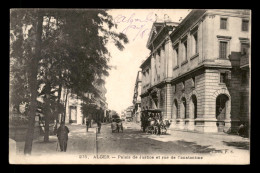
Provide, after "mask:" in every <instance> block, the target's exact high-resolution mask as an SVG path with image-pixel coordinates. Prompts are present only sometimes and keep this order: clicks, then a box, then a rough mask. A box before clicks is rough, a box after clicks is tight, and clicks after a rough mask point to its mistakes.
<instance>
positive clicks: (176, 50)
mask: <svg viewBox="0 0 260 173" xmlns="http://www.w3.org/2000/svg"><path fill="white" fill-rule="evenodd" d="M175 52H176V58H177V61H176V62H177V65H178V64H179V49H178V47H176V48H175Z"/></svg>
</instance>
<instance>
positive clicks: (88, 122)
mask: <svg viewBox="0 0 260 173" xmlns="http://www.w3.org/2000/svg"><path fill="white" fill-rule="evenodd" d="M89 125H90V120H89V119H88V118H86V127H87V132H88V128H89Z"/></svg>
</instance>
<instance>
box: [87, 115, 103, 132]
mask: <svg viewBox="0 0 260 173" xmlns="http://www.w3.org/2000/svg"><path fill="white" fill-rule="evenodd" d="M92 124H93V119H91V120H90V119H89V118H86V130H87V132H88V129H89V128H91V126H92ZM97 126H98V133H100V130H101V121H100V120H98V121H97Z"/></svg>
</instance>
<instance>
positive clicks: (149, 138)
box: [16, 122, 249, 164]
mask: <svg viewBox="0 0 260 173" xmlns="http://www.w3.org/2000/svg"><path fill="white" fill-rule="evenodd" d="M123 126H124V131H123V133H122V132H120V133H112V131H111V126H110V124H103V125H102V128H101V133H100V134H97V135H96V133H95V132H96V126H95V125H94V126H93V128H90V129H89V132H88V133H86V129H85V126H84V125H70V126H68V127H69V129H70V134H69V141H68V149H67V152H66V153H64V152H58V151H56V149H57V138H56V137H55V136H50V142H49V143H43V142H42V141H43V138H42V137H41V138H40V139H39V140H36V141H34V143H33V150H32V156H30V157H31V158H32V157H33V158H35V160H33V161H35V163H38V162H39V161H40V162H42V163H49V164H50V163H71V164H73V163H75V164H81V163H82V164H85V163H100V164H104V163H108V164H110V163H111V164H112V163H114V162H113V161H116V163H123V164H127V163H130V162H131V163H136V162H132V161H133V160H131V159H130V158H132V157H138V158H142V159H141V160H138V163H137V164H139V163H145V164H147V163H168V164H169V163H170V164H171V163H184V164H185V163H188V164H192V163H194V164H195V163H196V164H197V163H201V164H205V163H212V162H214V163H216V164H217V163H221V164H225V163H226V164H230V163H234V162H235V163H238V164H239V163H243V164H245V163H249V140H248V139H247V138H242V137H240V136H236V135H227V134H220V133H218V134H207V133H194V132H184V131H173V130H172V131H170V134H167V135H160V136H158V135H152V134H146V133H143V132H142V131H141V128H140V124H137V123H133V122H124V123H123ZM96 136H97V142H96ZM23 146H24V142H17V143H16V147H17V156H19V157H21V158H22V157H23V155H22V153H23ZM97 155H98V157H96V156H97ZM46 156H49V157H46ZM53 156H55V157H53ZM157 156H159V157H160V158H162V157H165V158H170V157H172V158H173V157H174V158H173V159H174V160H173V159H168V160H167V159H164V160H163V159H162V160H159V161H158V160H153V158H151V157H157ZM194 156H195V157H203V158H205V159H203V160H196V159H195V160H194V159H192V160H191V159H187V157H194ZM129 159H130V160H129ZM27 160H29V158H28V159H27ZM30 162H31V160H30ZM23 163H26V159H23Z"/></svg>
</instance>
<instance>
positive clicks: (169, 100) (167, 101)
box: [165, 83, 172, 119]
mask: <svg viewBox="0 0 260 173" xmlns="http://www.w3.org/2000/svg"><path fill="white" fill-rule="evenodd" d="M165 87H166V90H165V91H166V93H165V97H166V99H165V112H166V118H167V119H171V115H172V86H171V84H170V83H167V84H166V86H165Z"/></svg>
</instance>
